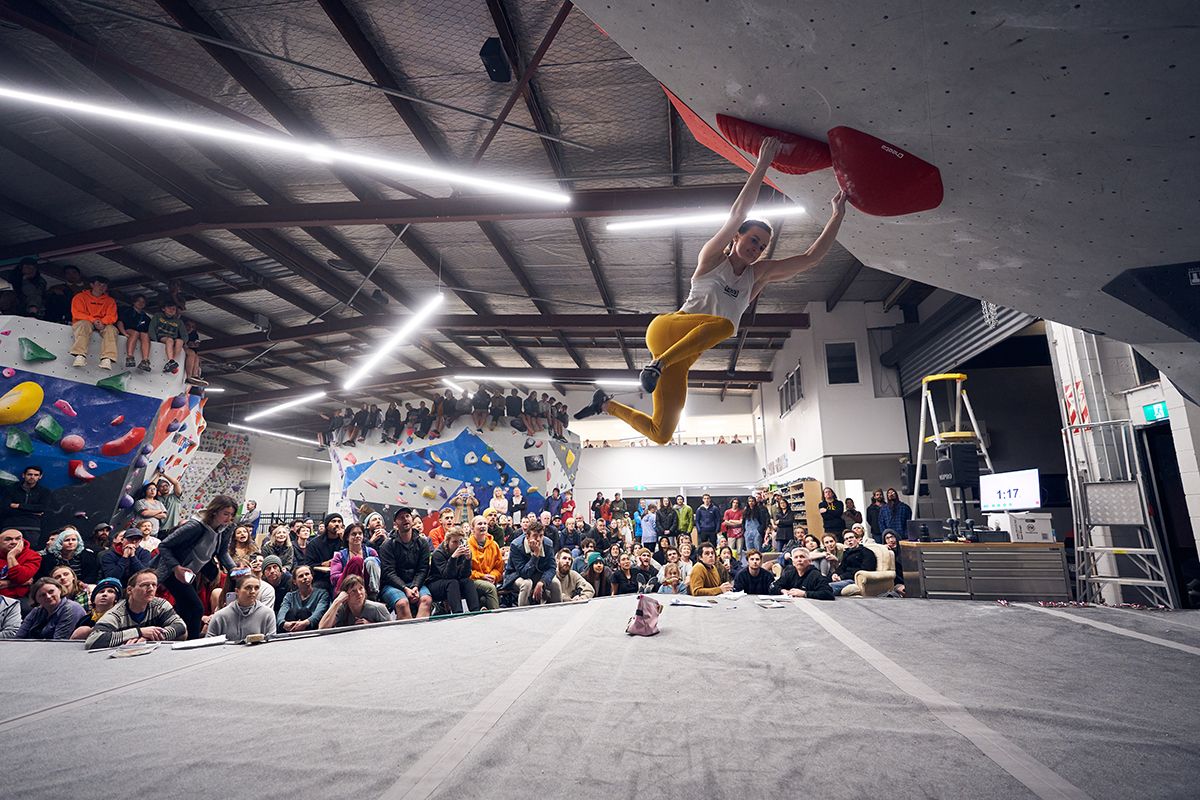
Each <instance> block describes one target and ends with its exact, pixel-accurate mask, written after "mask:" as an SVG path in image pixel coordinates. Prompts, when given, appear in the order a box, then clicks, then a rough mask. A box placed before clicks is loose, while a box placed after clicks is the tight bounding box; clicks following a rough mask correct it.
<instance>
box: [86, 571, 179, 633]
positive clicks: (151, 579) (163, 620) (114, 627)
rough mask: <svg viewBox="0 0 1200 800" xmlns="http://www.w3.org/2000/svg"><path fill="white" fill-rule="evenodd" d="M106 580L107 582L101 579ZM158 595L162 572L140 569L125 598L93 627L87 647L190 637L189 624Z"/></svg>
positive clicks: (130, 583) (133, 578)
mask: <svg viewBox="0 0 1200 800" xmlns="http://www.w3.org/2000/svg"><path fill="white" fill-rule="evenodd" d="M101 583H103V581H101ZM157 594H158V575H156V574H155V572H154V570H152V569H144V570H141V571H140V572H137V573H135V574H134V575H133V577H132V578H131V579H130V581H129V588H127V589H126V590H125V599H124V600H121V601H120V602H118V603H117V604H116V605H115V606H113V607H112V608H111V609H109V610H108V611H107V612H105V614H104V616H102V617H100V619H99V620H97V621H96V623H95V625H93V626H92V632H91V633H89V634H88V636H87V640H86V643H85V644H84V647H85V648H87V649H88V650H95V649H97V648H103V647H116V646H118V645H122V644H132V643H135V642H172V641H183V640H184V639H186V638H187V625H186V624H185V623H184V621H183V619H182V618H181V617H180V616H179V615H178V614H177V613H175V609H174V608H172V607H171V604H170V603H168V602H167V601H166V600H164V599H163V598H161V597H158V596H157Z"/></svg>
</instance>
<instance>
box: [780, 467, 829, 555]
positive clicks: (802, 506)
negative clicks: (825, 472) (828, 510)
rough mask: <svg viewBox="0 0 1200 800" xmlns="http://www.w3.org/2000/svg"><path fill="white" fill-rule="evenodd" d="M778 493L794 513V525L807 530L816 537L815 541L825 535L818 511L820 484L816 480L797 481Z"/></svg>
mask: <svg viewBox="0 0 1200 800" xmlns="http://www.w3.org/2000/svg"><path fill="white" fill-rule="evenodd" d="M779 493H780V494H782V495H783V497H784V499H785V500H787V501H788V505H790V506H791V507H792V510H794V511H795V512H796V524H797V525H803V526H804V527H806V528H808V532H809V533H811V534H812V535H813V536H815V537H817V541H820V540H821V537H822V536H824V535H825V525H824V523H823V522H822V520H821V514H820V512H819V511H818V509H819V508H820V505H821V482H820V481H818V480H799V481H793V482H791V483H789V484H788V485H787V486H784V487H782V488H781V489H780V490H779Z"/></svg>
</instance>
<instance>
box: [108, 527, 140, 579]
mask: <svg viewBox="0 0 1200 800" xmlns="http://www.w3.org/2000/svg"><path fill="white" fill-rule="evenodd" d="M141 543H142V532H141V531H139V530H138V529H137V528H130V529H128V530H124V531H118V532H117V534H116V535H115V536H113V537H112V541H111V544H112V549H110V550H108V551H106V552H105V553H104V554H103V555H101V556H100V574H101V575H102V576H104V577H105V578H116V579H117V580H119V581H121V583H122V585H125V584H127V583H128V582H129V579H130V578H132V577H133V575H134V573H136V572H138V571H140V570H143V569H146V568H147V567H149V566H150V562H151V560H152V559H153V556H151V555H150V553H149V552H148V551H146V550H145V549H143V548H142V547H140V545H141Z"/></svg>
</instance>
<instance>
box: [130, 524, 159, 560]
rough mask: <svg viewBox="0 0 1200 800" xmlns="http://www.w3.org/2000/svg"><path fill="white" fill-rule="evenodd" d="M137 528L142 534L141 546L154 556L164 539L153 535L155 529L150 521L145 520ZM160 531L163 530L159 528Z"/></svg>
mask: <svg viewBox="0 0 1200 800" xmlns="http://www.w3.org/2000/svg"><path fill="white" fill-rule="evenodd" d="M136 527H137V529H138V530H139V531H141V532H142V541H141V543H140V545H139V546H140V547H141V548H142V549H143V550H145V551H146V552H147V553H149V554H150V555H154V551H155V550H157V549H158V545H159V544H160V543H161V542H162V539H160V538H158V537H157V536H153V535H151V531H152V530H153V527H152V526H151V524H150V520H148V519H144V520H142V521H141V522H139V523H138V524H137V525H136ZM159 530H162V528H159Z"/></svg>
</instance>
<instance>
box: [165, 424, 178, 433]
mask: <svg viewBox="0 0 1200 800" xmlns="http://www.w3.org/2000/svg"><path fill="white" fill-rule="evenodd" d="M177 430H179V423H178V422H168V423H167V433H174V432H175V431H177Z"/></svg>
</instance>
